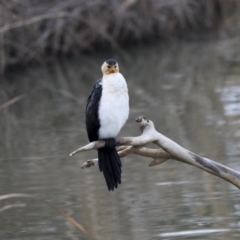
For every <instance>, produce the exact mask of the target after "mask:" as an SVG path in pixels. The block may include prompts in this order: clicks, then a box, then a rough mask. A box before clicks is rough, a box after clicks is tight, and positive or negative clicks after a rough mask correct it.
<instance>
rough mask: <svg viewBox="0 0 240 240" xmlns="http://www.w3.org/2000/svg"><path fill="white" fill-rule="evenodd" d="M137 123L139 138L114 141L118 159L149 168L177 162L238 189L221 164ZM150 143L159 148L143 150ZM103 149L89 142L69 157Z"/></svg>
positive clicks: (236, 176) (238, 178)
mask: <svg viewBox="0 0 240 240" xmlns="http://www.w3.org/2000/svg"><path fill="white" fill-rule="evenodd" d="M136 122H137V123H139V125H140V129H141V131H142V134H141V135H140V136H138V137H119V138H116V144H117V146H120V147H119V148H118V154H119V156H120V157H121V158H122V157H125V156H127V155H130V154H137V155H141V156H145V157H149V158H153V161H152V162H151V163H150V164H149V166H154V165H157V164H161V163H163V162H165V161H167V160H168V159H173V160H177V161H180V162H183V163H187V164H190V165H193V166H195V167H198V168H200V169H202V170H204V171H206V172H209V173H211V174H213V175H215V176H218V177H220V178H222V179H224V180H226V181H228V182H230V183H232V184H233V185H235V186H236V187H238V188H240V173H239V172H237V171H235V170H233V169H231V168H229V167H226V166H224V165H222V164H220V163H217V162H214V161H213V160H210V159H208V158H204V157H201V156H199V155H197V154H195V153H193V152H190V151H189V150H187V149H185V148H183V147H181V146H180V145H179V144H177V143H176V142H174V141H172V140H171V139H169V138H167V137H165V136H164V135H162V134H161V133H159V132H158V131H156V129H155V127H154V123H153V122H152V121H151V120H148V119H146V118H145V117H143V116H140V117H138V118H137V119H136ZM150 142H152V143H154V144H156V145H158V146H159V147H160V148H158V149H151V148H146V147H144V146H145V145H146V144H148V143H150ZM104 146H105V142H104V141H102V140H99V141H95V142H91V143H89V144H87V145H85V146H84V147H81V148H79V149H77V150H76V151H74V152H72V153H71V154H70V156H73V155H74V154H76V153H78V152H83V151H90V150H93V149H98V148H102V147H104ZM97 162H98V159H91V160H87V161H86V162H85V163H84V164H83V165H82V168H87V167H91V166H94V165H96V164H97Z"/></svg>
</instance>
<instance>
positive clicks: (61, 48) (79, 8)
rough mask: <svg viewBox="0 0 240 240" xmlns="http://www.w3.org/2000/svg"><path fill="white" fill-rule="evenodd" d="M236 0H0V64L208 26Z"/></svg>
mask: <svg viewBox="0 0 240 240" xmlns="http://www.w3.org/2000/svg"><path fill="white" fill-rule="evenodd" d="M236 4H237V0H201V1H199V0H168V1H166V0H149V1H146V0H122V1H119V0H112V1H104V0H91V1H90V0H68V1H64V0H49V1H46V0H41V1H40V0H21V1H19V0H0V70H1V71H3V70H4V68H5V66H6V65H8V64H15V63H26V62H28V61H31V60H32V59H34V60H37V61H39V62H43V61H45V59H44V57H45V56H46V55H47V56H50V55H56V54H68V53H74V54H77V53H79V52H81V51H83V50H91V49H93V47H97V46H100V47H103V46H104V47H108V46H109V45H111V46H112V47H115V48H117V47H118V45H122V44H124V43H127V42H130V41H140V40H144V39H150V38H167V37H169V36H172V35H173V34H176V33H179V32H180V33H186V32H187V31H189V30H191V31H192V30H193V31H196V30H200V29H211V28H214V27H216V26H217V25H218V24H219V22H220V21H221V20H222V19H224V18H225V17H227V16H228V15H229V14H230V13H231V11H232V10H233V9H235V8H236Z"/></svg>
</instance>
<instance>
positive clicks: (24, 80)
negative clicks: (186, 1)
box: [0, 38, 240, 240]
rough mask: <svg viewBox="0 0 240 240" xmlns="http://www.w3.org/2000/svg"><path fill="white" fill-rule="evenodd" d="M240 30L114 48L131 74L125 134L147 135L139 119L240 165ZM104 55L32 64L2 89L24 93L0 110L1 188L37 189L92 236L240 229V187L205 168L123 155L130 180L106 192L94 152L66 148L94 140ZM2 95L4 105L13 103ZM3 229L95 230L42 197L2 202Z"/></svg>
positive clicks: (234, 233) (225, 233) (75, 235)
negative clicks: (90, 114)
mask: <svg viewBox="0 0 240 240" xmlns="http://www.w3.org/2000/svg"><path fill="white" fill-rule="evenodd" d="M239 40H240V39H239V38H235V39H228V40H221V41H220V40H219V41H216V40H213V41H207V42H201V43H186V42H185V43H175V42H173V43H169V44H163V45H161V46H157V45H153V46H142V47H141V46H138V47H137V48H136V49H134V50H131V49H129V50H128V51H126V52H124V56H123V54H122V53H121V54H119V53H118V54H115V55H114V57H115V58H116V59H117V60H118V61H119V64H120V67H121V72H122V73H123V75H124V76H125V78H126V79H127V82H128V86H129V91H130V98H131V114H130V118H129V120H128V122H127V124H126V125H125V127H124V129H123V130H122V132H121V134H120V135H122V136H129V135H131V136H136V135H138V134H139V129H138V126H137V124H136V123H135V122H134V119H135V117H137V116H139V115H142V114H144V115H145V116H147V117H148V118H150V119H152V120H153V121H154V122H155V125H156V128H157V129H158V130H159V131H160V132H161V133H163V134H165V135H166V136H168V137H170V138H171V139H173V140H175V141H176V142H178V143H179V144H181V145H182V146H184V147H185V148H187V149H189V150H191V151H194V152H196V153H198V154H200V155H203V156H206V157H208V158H211V159H213V160H216V161H218V162H220V163H222V164H225V165H227V166H229V167H232V168H234V169H236V170H239V171H240V164H239V161H240V57H239V56H240V41H239ZM108 57H109V56H105V54H103V53H102V54H99V55H95V56H91V57H80V58H79V59H76V60H66V61H62V62H59V63H58V64H49V65H45V66H42V67H33V66H31V67H28V68H27V69H25V70H22V71H21V70H19V71H13V72H11V73H9V74H8V75H7V77H6V78H7V80H8V83H7V82H5V83H4V88H5V89H6V90H7V91H8V92H9V93H10V94H12V95H13V96H17V95H20V94H23V93H24V94H26V97H25V98H24V99H23V100H21V101H19V102H18V103H15V104H14V105H12V106H10V107H9V108H7V109H5V110H4V111H2V112H0V195H3V194H9V193H28V194H34V195H36V196H38V197H39V198H41V199H45V200H47V201H49V202H51V203H53V204H55V205H57V206H58V207H60V208H61V209H63V210H64V211H65V212H66V213H68V214H69V215H70V216H72V217H74V218H75V219H76V220H77V221H78V222H80V223H81V224H82V225H83V226H84V227H85V228H86V229H87V230H88V231H89V232H90V233H91V236H92V239H104V240H107V239H109V240H110V239H119V240H120V239H121V240H128V239H134V240H138V239H165V240H167V239H219V240H225V239H231V240H232V239H239V238H240V231H239V227H240V191H239V190H238V189H237V188H236V187H234V186H232V185H231V184H229V183H227V182H224V181H223V180H221V179H218V178H216V177H214V176H212V175H210V174H208V173H205V172H203V171H201V170H199V169H197V168H194V167H192V166H188V165H186V164H183V163H180V162H175V161H168V162H167V163H164V164H162V165H158V166H155V167H151V168H149V167H148V163H149V162H150V161H151V159H146V158H143V157H139V156H136V155H131V156H130V157H127V158H125V159H123V160H122V162H123V176H122V185H121V186H120V188H119V189H118V190H117V191H114V192H108V191H107V188H106V186H105V183H104V179H103V176H102V174H101V173H99V171H98V167H93V168H90V169H85V170H81V169H80V167H81V165H82V163H83V162H84V161H85V160H86V159H90V158H93V157H96V152H94V151H93V152H86V153H81V154H79V155H76V156H74V157H73V158H70V157H68V154H69V153H70V152H71V151H73V150H75V149H76V148H78V147H80V146H82V145H85V144H86V143H87V142H88V141H87V136H86V131H85V125H84V110H85V103H86V99H87V96H88V94H89V91H90V90H91V88H92V85H93V84H94V82H95V80H97V79H98V78H99V77H101V72H100V66H101V64H102V62H103V60H105V59H106V58H108ZM7 100H8V98H7V96H6V93H5V92H4V91H2V89H1V93H0V101H1V103H3V102H5V101H7ZM8 206H15V207H12V208H10V209H8V210H6V211H4V212H2V213H0V239H1V240H10V239H11V240H13V239H14V240H15V239H21V240H22V239H24V240H30V239H36V240H40V239H44V240H45V239H74V240H75V239H86V238H85V237H84V235H83V234H82V233H81V232H79V231H78V230H77V229H76V228H75V227H74V226H73V225H71V224H70V223H68V222H66V221H65V219H64V218H63V217H62V216H61V215H59V214H58V213H56V212H55V211H54V210H52V209H51V208H49V206H47V205H45V204H44V203H42V202H39V201H37V200H34V199H27V198H13V199H7V200H4V201H0V209H2V208H4V207H5V208H6V207H8Z"/></svg>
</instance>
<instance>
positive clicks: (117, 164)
mask: <svg viewBox="0 0 240 240" xmlns="http://www.w3.org/2000/svg"><path fill="white" fill-rule="evenodd" d="M104 141H105V142H106V147H104V148H100V149H98V164H99V170H100V172H103V175H104V177H105V180H106V183H107V186H108V190H109V191H111V190H112V191H113V190H114V187H115V188H117V187H118V184H121V173H122V169H121V167H122V164H121V161H120V158H119V156H118V154H117V151H116V149H115V146H116V143H115V139H114V138H111V139H104Z"/></svg>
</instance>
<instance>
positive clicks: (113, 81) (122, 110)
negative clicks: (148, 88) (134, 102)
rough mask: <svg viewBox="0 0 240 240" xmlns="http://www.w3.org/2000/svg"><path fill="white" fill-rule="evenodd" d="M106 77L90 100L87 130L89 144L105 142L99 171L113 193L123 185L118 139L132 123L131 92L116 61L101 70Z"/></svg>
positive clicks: (95, 87)
mask: <svg viewBox="0 0 240 240" xmlns="http://www.w3.org/2000/svg"><path fill="white" fill-rule="evenodd" d="M101 70H102V73H103V77H102V79H100V80H98V81H97V82H96V83H95V85H94V87H93V90H92V92H91V94H90V96H89V97H88V102H87V106H86V127H87V133H88V138H89V141H90V142H92V141H96V140H99V139H101V140H104V141H105V143H106V145H105V147H104V148H100V149H98V164H99V170H100V171H101V172H103V175H104V177H105V180H106V183H107V187H108V190H109V191H111V190H112V191H113V190H114V187H115V188H117V187H118V184H121V173H122V170H121V167H122V164H121V161H120V158H119V156H118V154H117V151H116V148H115V147H116V143H115V137H116V136H117V135H118V133H119V132H120V130H121V128H122V127H123V125H124V124H125V122H126V120H127V119H128V114H129V97H128V88H127V84H126V81H125V79H124V77H123V75H122V74H121V73H120V72H119V66H118V63H117V62H116V61H115V60H113V59H108V60H107V61H105V62H104V63H103V65H102V67H101Z"/></svg>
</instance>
